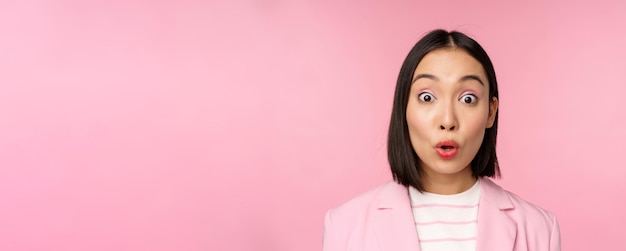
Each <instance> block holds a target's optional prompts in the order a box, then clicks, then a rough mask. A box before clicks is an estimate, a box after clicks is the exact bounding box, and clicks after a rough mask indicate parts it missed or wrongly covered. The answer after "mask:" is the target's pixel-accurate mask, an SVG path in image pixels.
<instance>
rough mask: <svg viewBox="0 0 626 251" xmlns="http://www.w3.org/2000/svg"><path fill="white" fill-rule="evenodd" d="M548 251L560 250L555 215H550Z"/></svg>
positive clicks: (559, 232)
mask: <svg viewBox="0 0 626 251" xmlns="http://www.w3.org/2000/svg"><path fill="white" fill-rule="evenodd" d="M550 251H561V230H560V228H559V221H558V220H557V219H556V216H554V215H552V231H551V232H550Z"/></svg>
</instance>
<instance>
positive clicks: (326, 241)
mask: <svg viewBox="0 0 626 251" xmlns="http://www.w3.org/2000/svg"><path fill="white" fill-rule="evenodd" d="M334 230H335V229H334V228H333V220H332V210H328V212H326V216H325V217H324V234H323V235H324V238H323V240H322V246H323V251H342V249H341V248H340V246H341V244H340V243H339V242H338V241H337V236H336V233H335V232H334Z"/></svg>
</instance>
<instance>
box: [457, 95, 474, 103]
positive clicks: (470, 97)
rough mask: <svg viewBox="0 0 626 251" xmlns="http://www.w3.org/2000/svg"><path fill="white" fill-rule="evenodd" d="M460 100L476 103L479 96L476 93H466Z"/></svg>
mask: <svg viewBox="0 0 626 251" xmlns="http://www.w3.org/2000/svg"><path fill="white" fill-rule="evenodd" d="M459 100H460V101H461V102H463V103H466V104H475V103H476V102H478V98H477V97H476V96H475V95H474V94H465V95H463V96H461V98H460V99H459Z"/></svg>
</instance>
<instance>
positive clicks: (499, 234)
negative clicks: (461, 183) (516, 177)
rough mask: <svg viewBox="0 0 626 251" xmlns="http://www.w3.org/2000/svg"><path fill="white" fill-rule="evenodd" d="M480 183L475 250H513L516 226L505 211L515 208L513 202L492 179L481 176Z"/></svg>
mask: <svg viewBox="0 0 626 251" xmlns="http://www.w3.org/2000/svg"><path fill="white" fill-rule="evenodd" d="M480 185H481V186H480V188H481V195H480V202H479V206H478V233H477V234H478V235H477V239H476V250H478V251H492V250H493V251H505V250H513V248H514V245H515V238H516V236H517V226H516V223H515V221H513V220H512V219H511V218H510V217H509V216H508V215H507V213H506V211H507V210H513V209H514V208H515V207H514V206H513V203H512V202H511V200H510V198H509V196H508V194H507V193H506V192H505V191H504V190H503V189H502V188H501V187H500V186H498V185H496V184H495V183H493V181H491V180H489V179H487V178H481V179H480Z"/></svg>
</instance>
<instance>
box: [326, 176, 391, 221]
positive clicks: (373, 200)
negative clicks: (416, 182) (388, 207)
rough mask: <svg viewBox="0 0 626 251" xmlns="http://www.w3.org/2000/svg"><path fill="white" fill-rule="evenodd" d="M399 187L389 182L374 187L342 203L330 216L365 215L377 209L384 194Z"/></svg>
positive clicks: (333, 209)
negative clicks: (372, 209)
mask: <svg viewBox="0 0 626 251" xmlns="http://www.w3.org/2000/svg"><path fill="white" fill-rule="evenodd" d="M397 185H398V184H397V183H395V182H393V181H389V182H387V183H384V184H381V185H377V186H374V187H372V188H370V189H369V190H367V191H365V192H363V193H360V194H358V195H356V196H354V197H352V198H351V199H349V200H347V201H345V202H343V203H341V204H340V205H338V206H336V207H334V208H331V209H330V210H328V212H329V214H333V215H335V216H350V215H355V214H359V213H365V212H367V211H368V210H370V209H371V208H376V207H377V204H378V202H379V201H380V199H381V197H382V196H383V195H382V194H384V193H385V191H386V190H389V189H393V187H395V186H397ZM338 218H343V217H338Z"/></svg>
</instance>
